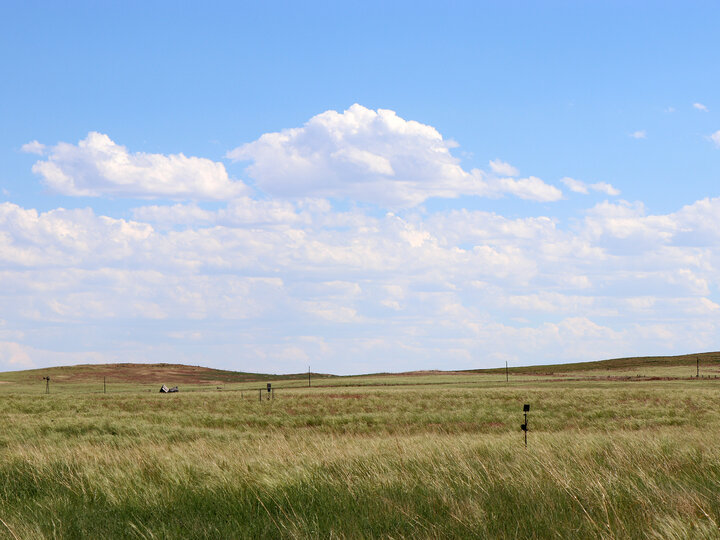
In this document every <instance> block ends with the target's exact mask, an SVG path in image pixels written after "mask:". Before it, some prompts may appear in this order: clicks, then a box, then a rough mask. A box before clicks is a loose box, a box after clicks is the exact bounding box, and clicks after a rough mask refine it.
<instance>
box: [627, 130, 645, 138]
mask: <svg viewBox="0 0 720 540" xmlns="http://www.w3.org/2000/svg"><path fill="white" fill-rule="evenodd" d="M630 136H631V137H632V138H633V139H646V138H647V132H646V131H645V130H644V129H640V130H638V131H633V132H632V133H631V134H630Z"/></svg>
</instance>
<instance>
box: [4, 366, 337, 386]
mask: <svg viewBox="0 0 720 540" xmlns="http://www.w3.org/2000/svg"><path fill="white" fill-rule="evenodd" d="M48 376H49V377H50V378H51V380H53V381H56V382H78V383H79V382H87V381H97V380H100V379H102V378H103V377H106V378H107V379H108V380H109V381H110V380H112V382H125V383H167V382H172V384H204V383H205V384H221V383H241V382H252V381H276V380H288V379H300V378H306V377H307V373H295V374H286V375H269V374H264V373H247V372H242V371H227V370H222V369H213V368H207V367H201V366H187V365H184V364H130V363H127V364H79V365H76V366H62V367H49V368H40V369H28V370H23V371H8V372H5V373H0V379H2V380H5V381H12V382H18V383H21V382H31V381H36V380H40V379H42V377H48ZM312 376H313V377H323V378H324V377H332V375H324V374H318V373H313V374H312Z"/></svg>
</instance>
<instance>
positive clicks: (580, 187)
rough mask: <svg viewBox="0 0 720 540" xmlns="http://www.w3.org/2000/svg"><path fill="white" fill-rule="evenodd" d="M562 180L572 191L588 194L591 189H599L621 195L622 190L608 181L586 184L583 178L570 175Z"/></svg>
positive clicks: (607, 193) (613, 194)
mask: <svg viewBox="0 0 720 540" xmlns="http://www.w3.org/2000/svg"><path fill="white" fill-rule="evenodd" d="M560 181H561V182H562V183H563V184H565V185H566V186H567V187H568V189H569V190H570V191H573V192H575V193H582V194H584V195H587V194H588V193H589V192H590V190H593V191H599V192H601V193H605V194H606V195H610V196H613V197H614V196H617V195H620V190H618V189H616V188H614V187H613V186H612V185H610V184H608V183H606V182H596V183H594V184H586V183H585V182H583V181H581V180H576V179H574V178H570V177H569V176H566V177H564V178H561V179H560Z"/></svg>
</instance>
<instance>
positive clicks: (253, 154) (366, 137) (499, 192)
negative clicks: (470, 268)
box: [227, 104, 562, 208]
mask: <svg viewBox="0 0 720 540" xmlns="http://www.w3.org/2000/svg"><path fill="white" fill-rule="evenodd" d="M454 146H456V144H455V143H453V142H452V141H448V140H445V139H443V137H442V135H441V134H440V133H439V132H438V131H437V130H436V129H435V128H434V127H432V126H428V125H425V124H421V123H419V122H416V121H414V120H405V119H403V118H401V117H399V116H398V115H397V114H396V113H395V112H394V111H391V110H387V109H378V110H377V111H375V110H371V109H367V108H365V107H363V106H361V105H358V104H355V105H353V106H351V107H350V108H349V109H348V110H346V111H344V112H342V113H339V112H336V111H326V112H324V113H322V114H319V115H317V116H314V117H313V118H311V119H310V120H308V122H306V123H305V125H304V126H302V127H299V128H292V129H286V130H283V131H281V132H277V133H266V134H264V135H262V136H261V137H260V138H259V139H257V140H256V141H254V142H251V143H248V144H244V145H242V146H239V147H237V148H235V149H233V150H231V151H229V152H228V153H227V157H228V158H230V159H232V160H233V161H249V162H251V163H250V165H249V166H248V167H247V169H246V172H247V174H248V175H249V176H250V177H251V178H253V179H254V180H255V182H256V184H257V186H258V187H259V188H260V189H262V190H263V191H265V192H266V193H268V194H270V195H272V196H274V197H281V198H302V197H321V198H328V197H329V198H338V199H350V200H354V201H362V202H368V203H373V204H377V205H379V206H381V207H385V208H403V207H413V206H417V205H419V204H421V203H422V202H424V201H425V200H427V199H429V198H431V197H443V198H454V197H458V196H461V195H478V196H484V197H499V196H503V195H505V194H511V195H515V196H517V197H521V198H525V199H530V200H538V201H554V200H559V199H560V198H562V193H561V192H560V190H558V189H557V188H556V187H554V186H551V185H548V184H546V183H544V182H543V181H542V180H541V179H539V178H536V177H532V176H531V177H528V178H523V179H514V178H501V177H499V176H511V177H513V176H516V175H517V170H516V169H515V168H514V167H512V166H511V165H509V164H507V163H504V162H502V161H500V160H496V161H492V162H491V163H490V167H491V172H489V173H488V172H485V171H481V170H478V169H473V170H471V171H466V170H464V169H463V168H462V167H461V166H460V162H459V159H458V158H456V157H454V156H453V155H452V154H451V152H450V149H451V148H452V147H454Z"/></svg>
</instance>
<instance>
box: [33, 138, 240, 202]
mask: <svg viewBox="0 0 720 540" xmlns="http://www.w3.org/2000/svg"><path fill="white" fill-rule="evenodd" d="M29 144H33V143H29ZM33 172H35V173H37V174H39V175H40V176H41V177H42V178H43V180H44V181H45V183H46V184H47V185H48V186H49V187H50V188H52V189H54V190H55V191H57V192H59V193H62V194H64V195H73V196H89V197H97V196H114V197H138V198H168V199H201V200H219V199H229V198H233V197H236V196H239V195H242V194H244V193H246V192H247V186H245V185H244V184H243V183H242V182H239V181H231V180H230V179H229V178H228V175H227V172H226V170H225V166H224V165H223V164H222V163H216V162H213V161H211V160H209V159H205V158H197V157H186V156H185V155H183V154H171V155H163V154H146V153H142V152H137V153H129V152H128V150H127V149H126V148H125V147H124V146H120V145H118V144H116V143H114V142H113V141H112V140H111V139H110V137H108V136H107V135H104V134H102V133H96V132H91V133H89V134H88V136H87V137H86V138H85V139H83V140H81V141H79V143H78V144H77V145H72V144H68V143H59V144H57V145H56V146H53V147H52V148H51V149H50V152H49V156H48V158H47V160H45V161H38V162H37V163H36V164H35V165H34V166H33Z"/></svg>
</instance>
